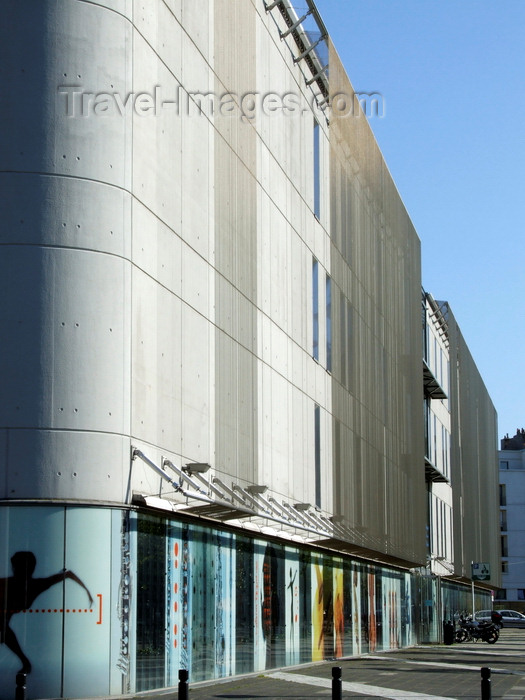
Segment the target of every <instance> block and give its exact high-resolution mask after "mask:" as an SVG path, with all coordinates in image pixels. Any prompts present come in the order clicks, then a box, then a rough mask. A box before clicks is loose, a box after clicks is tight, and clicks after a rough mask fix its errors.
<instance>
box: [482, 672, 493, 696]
mask: <svg viewBox="0 0 525 700" xmlns="http://www.w3.org/2000/svg"><path fill="white" fill-rule="evenodd" d="M490 698H491V690H490V668H487V667H486V666H483V668H482V669H481V700H490Z"/></svg>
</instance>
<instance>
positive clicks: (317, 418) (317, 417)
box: [314, 404, 321, 508]
mask: <svg viewBox="0 0 525 700" xmlns="http://www.w3.org/2000/svg"><path fill="white" fill-rule="evenodd" d="M314 453H315V505H316V506H317V507H318V508H320V507H321V407H320V406H317V404H316V406H315V409H314Z"/></svg>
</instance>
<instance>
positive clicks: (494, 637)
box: [486, 630, 499, 644]
mask: <svg viewBox="0 0 525 700" xmlns="http://www.w3.org/2000/svg"><path fill="white" fill-rule="evenodd" d="M498 639H499V633H498V632H497V631H496V630H494V631H493V632H490V634H488V635H487V639H486V641H487V643H488V644H496V642H497V641H498Z"/></svg>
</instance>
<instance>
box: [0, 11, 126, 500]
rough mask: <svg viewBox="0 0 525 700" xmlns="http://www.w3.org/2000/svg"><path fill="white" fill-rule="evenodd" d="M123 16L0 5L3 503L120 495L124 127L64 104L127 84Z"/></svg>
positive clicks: (123, 421) (123, 445)
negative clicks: (3, 114)
mask: <svg viewBox="0 0 525 700" xmlns="http://www.w3.org/2000/svg"><path fill="white" fill-rule="evenodd" d="M126 10H129V3H127V2H106V3H97V4H93V3H89V2H78V1H76V0H74V1H66V0H61V1H58V2H50V1H49V2H42V3H34V2H30V1H24V0H22V1H21V2H8V3H7V6H6V5H4V7H3V8H2V11H3V22H2V29H1V34H2V36H1V38H0V41H1V44H2V46H3V52H4V54H3V55H4V58H3V62H4V66H3V68H4V71H3V76H4V79H3V83H4V84H3V85H2V93H3V94H6V95H8V100H7V102H8V105H9V107H8V115H7V118H8V128H7V129H6V128H5V127H4V134H3V136H2V140H3V142H4V147H3V148H2V149H1V156H0V171H1V173H0V186H1V189H2V192H3V195H4V197H5V201H6V202H7V207H6V208H5V209H4V210H3V221H2V226H1V229H0V245H1V246H2V248H1V250H2V254H1V257H0V285H1V290H2V299H3V302H4V303H3V304H2V308H1V310H0V322H1V326H2V328H3V341H2V344H1V349H0V365H1V367H2V373H3V381H2V388H1V400H0V426H1V432H0V435H1V437H0V444H1V447H0V452H1V454H2V460H4V467H5V473H6V479H5V480H3V481H2V483H1V485H0V497H2V498H24V499H25V498H52V497H53V498H81V499H83V500H85V499H100V500H114V501H121V500H122V498H123V494H124V493H125V485H126V484H125V480H123V473H119V469H120V468H124V469H125V470H126V473H127V471H128V470H129V438H128V439H127V440H126V438H125V437H124V436H128V435H129V425H130V349H129V348H130V333H131V318H130V296H131V295H130V289H131V267H130V255H131V195H130V185H131V182H130V167H129V165H130V159H131V121H132V120H131V115H129V116H124V117H120V118H119V119H104V118H102V117H100V118H93V117H90V118H80V117H78V118H77V117H76V116H68V110H69V109H70V108H71V106H72V105H71V102H70V103H69V104H68V103H67V101H68V100H71V99H72V91H73V90H77V91H78V90H80V87H78V86H82V88H81V89H82V90H84V91H86V92H89V91H95V90H96V91H97V92H104V91H107V92H110V91H113V90H118V91H119V92H120V93H122V94H125V93H126V92H129V91H130V90H131V69H130V57H131V44H132V27H131V24H130V22H129V19H128V18H127V17H126V16H125V15H124V14H122V13H125V12H126ZM72 86H77V87H75V88H73V87H72ZM78 99H80V96H78Z"/></svg>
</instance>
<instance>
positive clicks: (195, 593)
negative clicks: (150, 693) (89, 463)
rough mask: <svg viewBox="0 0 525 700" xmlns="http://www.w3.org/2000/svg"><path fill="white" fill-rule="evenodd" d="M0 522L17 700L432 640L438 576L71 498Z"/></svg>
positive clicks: (95, 692) (7, 693) (6, 669)
mask: <svg viewBox="0 0 525 700" xmlns="http://www.w3.org/2000/svg"><path fill="white" fill-rule="evenodd" d="M0 532H1V534H2V537H1V538H0V633H1V638H0V640H1V642H2V643H1V644H0V700H7V698H9V699H11V698H12V697H13V696H14V687H15V676H16V673H17V672H18V671H20V670H24V671H25V672H26V673H27V674H28V675H27V698H28V700H31V699H32V698H59V697H68V698H80V697H82V698H87V697H97V696H98V697H100V696H109V695H122V694H130V693H135V692H140V691H145V690H153V689H158V688H164V687H173V686H176V685H177V683H178V672H179V670H180V669H187V670H188V671H189V677H190V683H191V682H197V681H199V680H205V679H212V678H220V677H226V676H231V675H235V674H242V673H247V672H257V671H264V670H266V669H270V668H277V667H283V666H289V665H296V664H300V663H309V662H312V661H319V660H322V659H333V658H337V657H343V656H350V655H353V654H362V653H365V652H368V651H375V650H381V649H395V648H398V647H403V646H408V645H411V644H414V643H416V642H418V641H422V637H424V641H438V640H439V635H440V628H441V625H440V623H439V621H440V615H441V606H442V602H441V599H440V595H441V594H440V583H439V580H438V579H435V578H434V579H431V578H429V579H428V580H424V581H423V578H424V577H422V576H421V575H418V574H417V573H414V572H412V573H410V572H408V571H402V570H397V569H393V568H388V567H383V566H379V565H377V564H372V563H368V562H366V561H358V560H355V559H351V558H350V557H343V556H337V554H335V553H333V552H328V551H321V550H316V549H313V548H308V547H305V546H302V545H296V544H292V543H290V542H284V541H280V540H278V539H272V540H270V539H265V538H263V537H262V536H261V537H255V536H250V535H248V534H246V533H245V532H237V531H228V530H226V529H224V528H219V527H217V528H215V527H211V526H210V525H204V524H203V523H202V521H199V522H196V521H192V522H181V521H180V520H174V519H170V518H166V517H165V516H164V515H162V516H161V515H156V514H152V513H141V512H135V511H127V510H119V509H110V508H97V507H83V506H67V507H64V506H48V507H45V506H4V507H0ZM463 592H464V590H463V589H461V588H459V587H458V586H455V585H454V584H450V585H449V586H448V587H447V596H449V598H450V597H451V596H454V595H457V596H460V595H462V594H463ZM447 600H448V599H447ZM447 605H448V603H447ZM454 605H455V602H454ZM484 607H489V604H487V602H486V601H485V603H484Z"/></svg>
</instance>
